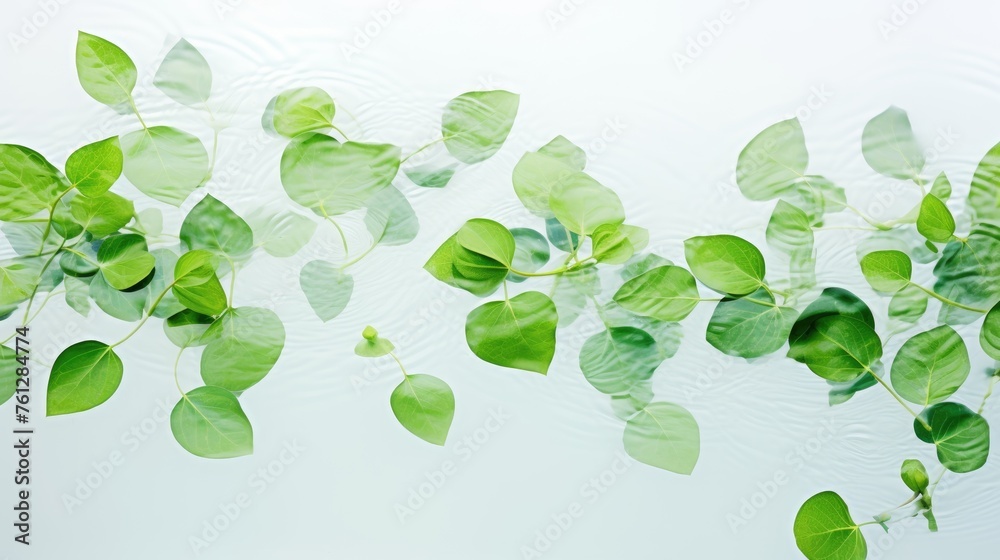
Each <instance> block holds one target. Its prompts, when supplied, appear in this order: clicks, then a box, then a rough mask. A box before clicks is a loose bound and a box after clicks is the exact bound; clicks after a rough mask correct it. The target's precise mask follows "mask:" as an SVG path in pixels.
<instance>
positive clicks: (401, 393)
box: [389, 373, 455, 445]
mask: <svg viewBox="0 0 1000 560" xmlns="http://www.w3.org/2000/svg"><path fill="white" fill-rule="evenodd" d="M389 404H390V406H392V413H393V414H395V415H396V419H397V420H399V423H400V424H402V425H403V427H404V428H406V429H407V430H409V431H410V433H412V434H413V435H415V436H417V437H419V438H420V439H422V440H424V441H426V442H429V443H433V444H434V445H444V443H445V440H447V439H448V430H449V429H450V428H451V421H452V419H453V418H454V417H455V394H454V393H452V391H451V387H449V386H448V384H447V383H445V382H444V381H441V380H440V379H438V378H437V377H434V376H432V375H424V374H421V373H416V374H413V375H407V376H405V378H404V379H403V381H402V382H401V383H400V384H399V385H397V386H396V388H395V389H394V390H393V391H392V396H391V397H389Z"/></svg>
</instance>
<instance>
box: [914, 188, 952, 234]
mask: <svg viewBox="0 0 1000 560" xmlns="http://www.w3.org/2000/svg"><path fill="white" fill-rule="evenodd" d="M917 231H919V232H920V235H923V236H924V237H926V238H927V240H928V241H934V242H937V243H945V242H946V241H949V240H951V238H952V236H954V235H955V217H954V216H952V215H951V211H950V210H948V207H947V206H945V204H944V202H941V199H940V198H938V197H936V196H934V195H933V194H929V195H927V196H925V197H924V200H923V202H921V203H920V214H919V215H918V216H917Z"/></svg>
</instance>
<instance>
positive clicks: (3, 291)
mask: <svg viewBox="0 0 1000 560" xmlns="http://www.w3.org/2000/svg"><path fill="white" fill-rule="evenodd" d="M37 281H38V269H37V268H36V267H34V266H32V263H31V261H30V260H29V259H27V258H18V259H14V260H12V261H4V262H3V263H2V264H0V305H15V304H18V303H21V302H22V301H24V300H26V299H28V297H30V296H31V292H32V291H34V289H35V284H36V282H37Z"/></svg>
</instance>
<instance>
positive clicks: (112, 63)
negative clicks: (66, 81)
mask: <svg viewBox="0 0 1000 560" xmlns="http://www.w3.org/2000/svg"><path fill="white" fill-rule="evenodd" d="M76 73H77V76H78V77H79V78H80V85H81V86H83V90H84V91H86V92H87V94H88V95H90V96H91V97H93V98H94V99H96V100H97V101H99V102H100V103H103V104H105V105H111V106H116V105H122V104H123V103H128V102H129V101H130V100H131V99H132V89H133V88H135V82H136V78H137V76H138V73H137V72H136V69H135V63H133V62H132V59H131V58H129V56H128V55H127V54H125V51H123V50H121V49H120V48H118V46H117V45H115V44H113V43H111V42H110V41H107V40H105V39H102V38H100V37H98V36H96V35H91V34H89V33H84V32H83V31H81V32H80V33H79V34H78V35H77V40H76Z"/></svg>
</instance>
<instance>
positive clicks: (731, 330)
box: [705, 289, 798, 359]
mask: <svg viewBox="0 0 1000 560" xmlns="http://www.w3.org/2000/svg"><path fill="white" fill-rule="evenodd" d="M797 316H798V312H797V311H795V309H792V308H791V307H783V306H779V305H776V304H775V303H774V296H772V295H771V294H769V293H768V292H767V291H766V290H763V289H761V290H758V291H756V292H754V293H753V294H752V295H751V296H749V297H745V298H740V299H730V298H726V299H723V300H722V301H721V302H719V304H718V305H716V306H715V311H714V312H713V313H712V319H711V320H710V321H709V322H708V331H707V333H706V334H705V339H706V340H708V343H709V344H711V345H712V346H714V347H715V348H717V349H718V350H719V351H721V352H722V353H724V354H729V355H730V356H739V357H741V358H747V359H749V358H759V357H760V356H766V355H768V354H771V353H773V352H777V351H778V349H779V348H781V347H782V346H784V344H785V341H786V340H788V333H789V332H790V331H791V329H792V324H794V323H795V318H796V317H797Z"/></svg>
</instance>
